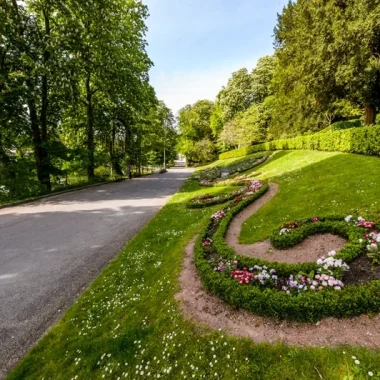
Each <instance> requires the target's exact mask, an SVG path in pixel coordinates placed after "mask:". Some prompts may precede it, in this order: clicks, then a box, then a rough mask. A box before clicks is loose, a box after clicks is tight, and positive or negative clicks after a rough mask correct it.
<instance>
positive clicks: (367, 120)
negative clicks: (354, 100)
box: [364, 104, 376, 125]
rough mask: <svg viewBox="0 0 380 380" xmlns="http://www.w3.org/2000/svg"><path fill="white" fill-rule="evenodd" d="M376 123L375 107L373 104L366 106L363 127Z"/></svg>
mask: <svg viewBox="0 0 380 380" xmlns="http://www.w3.org/2000/svg"><path fill="white" fill-rule="evenodd" d="M375 122H376V107H375V106H374V105H373V104H366V105H365V107H364V125H372V124H375Z"/></svg>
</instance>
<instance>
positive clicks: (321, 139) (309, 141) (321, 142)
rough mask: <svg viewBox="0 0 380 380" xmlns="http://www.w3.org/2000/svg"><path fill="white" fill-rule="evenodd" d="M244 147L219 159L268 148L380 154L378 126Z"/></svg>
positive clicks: (379, 128)
mask: <svg viewBox="0 0 380 380" xmlns="http://www.w3.org/2000/svg"><path fill="white" fill-rule="evenodd" d="M243 149H246V152H247V151H248V152H249V153H248V152H247V153H245V152H243V151H242V149H236V150H232V151H230V152H226V153H223V154H221V155H220V156H219V158H220V159H225V158H227V157H226V155H227V154H228V155H229V157H240V156H242V155H246V154H251V153H254V152H261V151H269V150H298V149H302V150H321V151H327V152H344V153H357V154H364V155H367V156H380V126H374V127H362V128H350V129H344V130H338V131H331V132H326V133H316V134H313V135H308V136H298V137H292V138H288V139H281V140H274V141H269V142H266V143H263V144H257V145H254V146H251V147H249V148H243Z"/></svg>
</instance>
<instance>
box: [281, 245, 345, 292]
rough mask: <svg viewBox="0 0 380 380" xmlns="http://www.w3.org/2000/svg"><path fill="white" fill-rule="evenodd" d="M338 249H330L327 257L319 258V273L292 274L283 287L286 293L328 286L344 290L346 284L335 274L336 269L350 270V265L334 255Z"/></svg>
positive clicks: (322, 288) (321, 288) (315, 289)
mask: <svg viewBox="0 0 380 380" xmlns="http://www.w3.org/2000/svg"><path fill="white" fill-rule="evenodd" d="M335 255H336V251H330V252H329V253H328V254H327V257H324V256H322V257H321V258H319V259H318V260H317V265H318V272H319V273H318V274H316V275H315V276H314V274H310V275H309V276H305V275H303V274H298V275H297V276H294V275H290V277H289V280H288V281H287V283H286V285H284V286H283V287H282V290H284V291H285V292H286V293H288V294H290V293H296V292H298V293H300V292H301V291H306V290H312V291H319V290H324V289H326V288H330V289H334V290H342V289H343V287H344V284H343V282H342V281H341V280H339V279H337V278H336V276H334V275H333V274H334V270H336V269H337V268H338V269H341V270H349V269H350V268H349V266H348V265H347V264H346V263H345V262H344V261H343V260H342V259H336V258H335V257H334V256H335Z"/></svg>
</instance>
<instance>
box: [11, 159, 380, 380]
mask: <svg viewBox="0 0 380 380" xmlns="http://www.w3.org/2000/svg"><path fill="white" fill-rule="evenodd" d="M297 153H298V154H300V155H302V154H306V155H307V154H309V153H308V152H304V153H302V152H297ZM292 154H293V152H289V153H288V155H290V156H289V157H291V155H292ZM300 157H301V156H300ZM340 157H341V158H342V159H343V158H345V159H348V160H349V161H351V160H353V161H354V162H356V160H358V163H365V164H366V165H368V166H371V167H372V161H371V160H372V158H368V157H367V158H363V157H359V156H349V155H342V156H339V155H336V154H335V155H332V156H330V157H327V156H326V159H325V160H322V159H321V160H319V161H318V160H315V161H313V162H310V163H309V164H308V165H305V166H304V167H303V169H302V170H307V168H308V167H313V168H314V169H313V170H317V171H318V170H319V169H316V168H318V166H319V165H322V166H323V167H329V166H328V165H327V166H326V165H325V163H328V161H329V160H330V159H334V160H335V159H340ZM285 158H286V155H282V156H281V157H280V156H278V157H277V158H276V160H273V161H272V162H270V163H268V167H269V165H272V164H275V162H276V161H277V162H278V163H279V164H281V160H282V159H285ZM366 159H367V160H368V162H367V161H366ZM376 160H378V161H379V162H380V160H379V159H376ZM378 161H376V162H378ZM374 162H375V161H374ZM285 166H288V165H285ZM374 166H376V165H374ZM264 167H265V165H264V166H263V167H262V168H264ZM288 167H289V166H288ZM379 167H380V164H379ZM347 168H348V169H353V170H354V172H355V173H356V169H354V167H353V166H352V165H347ZM366 169H367V168H366ZM364 171H365V170H364V169H363V168H362V170H361V172H364ZM322 172H323V170H322V171H321V172H320V175H321V176H322V174H323V173H322ZM358 172H360V170H358ZM292 173H293V174H292ZM337 174H338V175H339V173H337ZM362 174H363V173H362ZM294 175H296V172H295V171H294V170H293V171H290V172H288V173H287V176H294ZM264 176H265V174H263V177H264ZM278 178H280V177H278ZM283 181H284V182H282V183H280V182H279V183H280V185H281V184H284V183H286V184H287V186H292V184H293V181H291V180H289V181H287V182H286V181H285V180H283ZM358 181H359V179H358ZM372 181H376V178H374V179H372ZM321 182H323V181H322V180H321ZM339 183H340V182H337V181H334V182H333V183H332V184H330V186H338V187H337V189H336V192H338V193H339V191H340V187H339ZM367 185H368V184H367ZM363 188H364V184H363ZM223 190H225V191H227V190H228V189H223ZM333 190H334V189H332V191H333ZM218 191H221V189H220V188H211V189H210V188H201V187H199V185H198V184H197V183H196V182H195V181H191V180H189V181H187V182H186V183H185V185H184V186H183V187H182V189H181V190H180V191H179V192H178V193H177V194H176V195H175V196H174V197H173V198H172V200H171V201H170V202H169V203H168V204H167V205H166V206H165V207H164V208H163V209H162V210H161V211H160V212H159V213H158V214H157V215H156V217H155V218H153V220H152V221H151V222H150V223H149V224H148V225H147V226H146V227H145V228H144V229H143V230H142V231H141V232H140V233H139V234H138V235H137V236H136V237H135V238H134V239H133V240H132V241H131V242H130V243H129V244H128V246H126V247H125V249H124V250H123V251H122V253H121V254H120V255H119V256H118V257H117V258H116V259H115V260H114V261H113V262H112V263H111V264H110V265H109V266H108V267H107V268H106V269H105V270H104V271H103V273H102V274H101V275H100V276H99V277H98V279H97V280H96V281H95V282H94V283H93V284H92V285H91V286H90V287H89V288H88V289H87V290H86V291H85V292H84V294H83V295H82V296H81V297H79V299H78V300H77V302H76V303H75V304H74V305H73V306H72V308H71V309H70V310H69V311H68V312H66V314H65V315H64V317H63V318H62V320H61V321H60V322H59V323H58V324H57V325H56V326H55V327H53V328H52V329H51V330H50V331H49V332H48V334H47V335H46V336H44V337H43V338H42V339H41V340H40V342H39V343H38V344H37V345H36V346H35V347H34V348H33V349H32V350H31V351H30V353H29V354H28V355H27V356H26V357H25V358H24V359H23V360H22V361H21V362H20V363H19V364H18V365H17V367H16V368H15V369H14V370H13V371H12V372H11V374H10V375H9V379H17V380H19V379H44V380H48V379H86V380H87V379H91V380H92V379H119V378H120V379H124V378H131V379H146V378H149V377H152V378H166V379H183V378H186V379H190V378H196V379H198V378H205V379H211V378H215V379H218V378H223V379H268V380H273V379H297V380H298V379H305V380H306V379H307V380H309V379H316V380H317V379H318V380H320V379H321V378H322V379H329V380H330V379H339V380H341V379H347V380H348V379H367V378H369V377H368V371H371V372H373V373H374V374H375V376H374V377H372V378H377V379H380V352H373V351H369V350H366V349H364V348H360V347H339V348H335V349H331V348H327V347H324V348H301V347H287V346H285V345H280V344H273V345H269V344H266V345H264V344H254V343H253V342H252V341H250V340H248V339H240V338H234V337H228V336H226V334H225V333H224V332H223V331H211V330H209V329H207V328H205V327H201V326H198V325H196V324H194V323H191V322H188V321H185V320H184V319H183V317H182V314H181V312H180V308H179V304H178V302H177V301H175V299H174V295H175V294H176V292H177V291H178V290H179V282H178V276H179V274H180V270H181V263H182V259H183V256H184V246H185V245H186V243H187V242H188V241H189V240H190V239H191V238H192V237H193V236H194V235H195V234H196V233H197V232H199V231H200V229H201V227H203V226H205V225H206V223H207V221H208V218H209V217H210V215H211V214H212V213H213V212H215V211H217V210H218V209H220V208H221V207H222V206H220V205H219V206H214V207H210V208H204V209H187V208H186V207H185V203H186V202H187V201H188V200H189V199H190V198H192V197H194V196H196V195H199V194H203V193H206V192H207V193H210V192H214V193H217V192H218ZM333 193H334V191H333ZM358 194H360V193H358ZM285 199H287V198H285ZM363 199H365V197H364V196H363ZM319 200H321V199H319ZM365 204H367V203H365ZM362 206H363V207H366V206H365V205H364V204H362ZM281 207H283V208H284V210H286V209H287V208H288V206H287V205H286V204H285V203H284V204H282V205H281ZM284 212H285V214H286V213H288V214H289V213H290V211H284ZM270 223H272V222H270ZM352 356H355V357H356V358H357V359H353V358H352ZM355 360H358V361H360V364H357V363H355Z"/></svg>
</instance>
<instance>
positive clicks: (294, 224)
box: [280, 221, 300, 235]
mask: <svg viewBox="0 0 380 380" xmlns="http://www.w3.org/2000/svg"><path fill="white" fill-rule="evenodd" d="M299 226H300V225H299V223H298V222H296V221H294V222H286V223H284V224H283V225H282V226H281V229H280V235H285V234H287V233H288V232H290V231H292V230H295V229H296V228H298V227H299Z"/></svg>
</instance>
